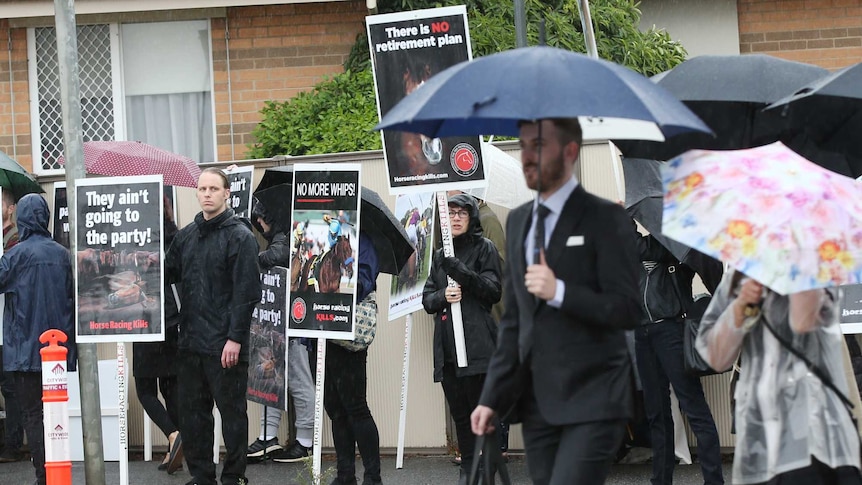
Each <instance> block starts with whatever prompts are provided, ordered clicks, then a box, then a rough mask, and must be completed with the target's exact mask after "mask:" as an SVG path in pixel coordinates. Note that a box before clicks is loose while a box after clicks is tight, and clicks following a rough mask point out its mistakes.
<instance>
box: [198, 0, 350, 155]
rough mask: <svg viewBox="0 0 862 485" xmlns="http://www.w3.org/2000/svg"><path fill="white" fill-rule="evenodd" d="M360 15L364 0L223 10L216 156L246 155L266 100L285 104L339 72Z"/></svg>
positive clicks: (217, 54) (216, 63) (217, 53)
mask: <svg viewBox="0 0 862 485" xmlns="http://www.w3.org/2000/svg"><path fill="white" fill-rule="evenodd" d="M366 14H367V10H366V8H365V2H364V1H357V0H349V1H346V2H332V3H322V4H321V3H318V4H314V3H303V4H289V5H276V6H256V7H237V8H229V9H228V11H227V17H226V18H224V19H213V21H212V37H213V38H212V42H213V43H212V46H213V70H214V81H215V93H214V96H215V110H216V136H217V140H218V142H217V144H218V159H219V160H231V159H242V158H245V153H246V151H247V145H248V144H249V143H252V142H253V141H254V138H253V137H252V135H251V130H252V129H253V128H254V127H255V126H256V125H257V123H258V122H259V121H260V113H259V111H260V109H261V108H262V107H263V105H264V101H267V100H278V101H283V100H286V99H289V98H291V97H293V96H294V95H296V94H297V93H299V92H301V91H307V90H309V89H310V88H311V87H313V86H314V85H315V84H317V83H318V82H320V81H321V80H322V79H323V78H324V77H326V76H332V75H334V74H338V73H340V72H342V71H343V68H342V64H343V63H344V61H345V59H346V58H347V55H348V54H349V53H350V48H351V47H352V46H353V43H354V41H355V39H356V35H357V34H358V33H360V32H362V31H363V30H364V29H365V15H366ZM225 23H227V30H228V32H229V40H228V42H227V44H226V43H225ZM228 52H229V55H230V73H228V62H227V59H228V56H227V54H228ZM228 79H230V93H229V92H228ZM231 108H232V109H231ZM231 119H232V120H233V137H232V138H231V133H230V127H231V123H230V122H231ZM232 150H233V154H232Z"/></svg>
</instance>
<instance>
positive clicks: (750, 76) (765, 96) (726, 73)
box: [617, 54, 829, 160]
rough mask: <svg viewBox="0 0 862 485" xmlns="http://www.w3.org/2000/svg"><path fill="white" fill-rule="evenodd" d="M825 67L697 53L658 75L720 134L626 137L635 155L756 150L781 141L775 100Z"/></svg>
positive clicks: (625, 145) (624, 145)
mask: <svg viewBox="0 0 862 485" xmlns="http://www.w3.org/2000/svg"><path fill="white" fill-rule="evenodd" d="M828 73H829V71H827V70H826V69H823V68H820V67H817V66H812V65H810V64H804V63H801V62H793V61H786V60H784V59H779V58H777V57H772V56H768V55H764V54H746V55H735V56H698V57H694V58H692V59H689V60H687V61H685V62H683V63H681V64H679V65H678V66H676V67H674V68H673V69H671V70H669V71H666V72H664V73H661V74H659V75H656V76H653V81H654V82H656V83H657V84H658V85H659V86H662V87H663V88H665V89H667V90H668V91H670V92H671V94H673V95H675V96H676V97H677V98H678V99H679V100H681V101H682V102H683V103H684V104H685V105H686V106H688V107H689V109H691V110H692V111H693V112H694V113H695V114H696V115H697V116H699V117H700V119H702V120H703V121H704V122H705V123H706V124H707V125H708V126H709V127H710V128H712V131H713V132H715V135H716V136H715V138H713V137H711V136H706V135H703V134H699V133H684V134H681V135H679V136H676V137H674V138H672V139H670V140H668V141H666V142H663V143H657V142H645V141H637V142H631V141H622V142H618V143H617V146H619V148H620V149H621V150H622V152H623V154H624V155H625V156H627V157H632V158H649V159H653V160H670V159H671V158H673V157H675V156H677V155H679V154H680V153H683V152H684V151H686V150H689V149H692V148H703V149H709V150H727V149H739V148H751V147H754V146H759V145H765V144H768V143H772V142H774V141H776V140H779V139H780V138H781V136H782V133H783V132H784V130H785V128H786V120H784V119H782V117H781V116H779V114H778V113H776V112H771V111H764V110H763V109H764V108H765V107H766V106H768V105H769V104H770V103H773V102H775V101H777V100H778V99H781V98H782V97H784V96H787V95H788V94H790V93H793V92H796V90H797V89H799V88H801V87H802V86H805V85H806V84H808V83H810V82H812V81H814V80H815V79H818V78H821V77H823V76H825V75H826V74H828Z"/></svg>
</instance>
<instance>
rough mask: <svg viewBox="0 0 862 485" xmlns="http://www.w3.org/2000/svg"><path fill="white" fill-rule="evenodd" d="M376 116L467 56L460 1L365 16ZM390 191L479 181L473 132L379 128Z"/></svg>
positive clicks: (477, 149)
mask: <svg viewBox="0 0 862 485" xmlns="http://www.w3.org/2000/svg"><path fill="white" fill-rule="evenodd" d="M365 21H366V26H367V29H368V42H369V47H370V49H371V56H372V60H373V65H374V84H375V88H376V93H377V100H378V106H379V111H380V113H379V114H380V116H381V117H383V116H384V115H385V114H386V113H388V112H389V110H390V109H392V107H393V106H395V105H396V104H397V103H398V102H399V101H401V99H403V98H404V97H406V96H407V95H409V94H410V93H412V92H413V91H414V90H416V89H417V88H418V87H419V86H421V85H422V84H423V83H424V82H425V81H426V80H428V79H429V78H430V77H431V76H433V75H435V74H437V73H439V72H440V71H443V70H445V69H446V68H448V67H451V66H453V65H455V64H458V63H460V62H464V61H468V60H470V59H471V58H472V55H471V51H470V34H469V29H468V26H467V11H466V8H465V7H464V6H463V5H461V6H455V7H443V8H435V9H427V10H418V11H409V12H396V13H391V14H384V15H372V16H370V17H366V19H365ZM383 147H384V150H383V153H384V156H385V158H386V169H387V171H388V180H389V190H390V193H411V192H430V191H435V190H450V189H466V188H471V187H479V186H484V185H485V182H484V179H485V172H484V168H483V166H482V150H481V148H480V142H479V138H478V137H475V136H473V137H447V138H430V137H427V136H425V135H420V134H417V133H408V132H400V131H391V130H389V131H384V132H383Z"/></svg>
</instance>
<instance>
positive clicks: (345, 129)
mask: <svg viewBox="0 0 862 485" xmlns="http://www.w3.org/2000/svg"><path fill="white" fill-rule="evenodd" d="M261 114H262V115H263V120H262V121H261V122H260V124H258V125H257V127H255V129H254V130H253V131H252V135H254V137H255V138H256V140H257V141H256V143H255V144H254V145H253V146H252V147H251V150H250V151H249V153H248V156H249V157H251V158H266V157H271V156H274V155H312V154H319V153H338V152H350V151H362V150H377V149H380V148H381V141H380V133H377V132H374V131H371V129H372V128H373V127H374V125H375V124H377V104H376V101H375V98H374V79H373V76H372V74H371V71H370V70H365V71H360V72H356V73H354V72H352V71H346V72H344V73H342V74H338V75H336V76H333V77H332V78H329V79H326V80H324V81H322V82H320V83H318V84H317V86H315V87H314V89H312V90H311V91H307V92H304V93H300V94H298V95H296V96H295V97H294V98H292V99H289V100H287V101H283V102H278V101H267V102H266V104H265V106H264V108H263V109H262V110H261Z"/></svg>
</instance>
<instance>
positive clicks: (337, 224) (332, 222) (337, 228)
mask: <svg viewBox="0 0 862 485" xmlns="http://www.w3.org/2000/svg"><path fill="white" fill-rule="evenodd" d="M323 222H325V223H327V224H329V233H328V234H327V236H328V237H327V238H326V243H327V246H326V251H324V254H326V253H327V252H329V250H330V249H332V247H333V246H335V243H336V242H338V236H341V235H342V234H341V221H339V220H338V219H336V218H334V217H332V216H331V215H329V214H324V215H323Z"/></svg>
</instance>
